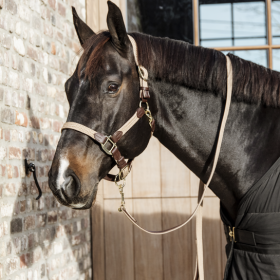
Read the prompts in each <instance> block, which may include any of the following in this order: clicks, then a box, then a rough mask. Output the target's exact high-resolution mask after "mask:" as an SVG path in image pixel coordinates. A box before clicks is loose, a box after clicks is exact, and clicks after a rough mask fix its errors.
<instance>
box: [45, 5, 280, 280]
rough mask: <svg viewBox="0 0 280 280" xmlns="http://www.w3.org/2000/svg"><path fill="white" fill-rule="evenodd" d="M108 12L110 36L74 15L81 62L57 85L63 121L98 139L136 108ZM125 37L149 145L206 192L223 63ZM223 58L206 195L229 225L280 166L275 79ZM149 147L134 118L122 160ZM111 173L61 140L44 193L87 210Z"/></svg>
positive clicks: (91, 150)
mask: <svg viewBox="0 0 280 280" xmlns="http://www.w3.org/2000/svg"><path fill="white" fill-rule="evenodd" d="M108 6H109V12H108V16H107V23H108V29H109V31H106V32H101V33H98V34H95V33H94V32H93V31H92V30H91V29H90V28H89V27H88V26H87V25H86V24H85V23H84V22H83V21H82V20H81V19H79V17H78V15H77V14H76V12H75V10H73V16H74V25H75V28H76V31H77V34H78V37H79V40H80V42H81V45H82V47H83V49H84V52H83V55H82V57H81V59H80V61H79V63H78V65H77V68H76V70H75V72H74V74H73V75H72V76H71V77H70V78H69V80H68V81H67V82H66V84H65V91H66V94H67V98H68V102H69V104H70V111H69V115H68V118H67V121H68V122H76V123H80V124H83V125H84V126H87V127H89V128H91V129H94V130H96V131H99V132H102V133H104V134H105V135H110V133H112V132H115V131H116V130H117V129H118V128H120V127H121V126H122V125H123V124H124V123H125V122H126V121H127V120H128V119H129V118H130V117H131V116H132V115H133V114H134V112H135V110H136V109H137V107H138V106H139V78H138V72H137V69H136V65H135V60H134V55H133V50H132V45H131V43H130V41H129V38H128V35H127V32H126V29H125V25H124V22H123V18H122V15H121V12H120V10H119V8H118V7H117V6H116V5H115V4H113V3H111V2H110V1H108ZM130 35H131V36H132V37H133V38H134V39H135V40H136V43H137V46H138V55H139V61H140V64H141V65H143V66H144V67H145V68H146V69H147V70H148V73H149V87H150V93H151V98H150V101H149V105H150V110H151V112H152V114H153V117H154V118H155V121H156V129H155V132H154V136H155V137H156V138H157V139H158V140H159V141H160V142H161V143H162V144H163V145H164V146H165V147H167V148H168V149H169V150H170V151H171V152H172V153H173V154H174V155H175V156H176V157H177V158H179V159H180V160H181V161H182V162H183V163H184V164H185V165H186V166H187V167H188V168H189V169H190V170H191V171H192V172H194V173H195V174H196V175H197V176H198V177H199V178H200V179H202V181H204V182H206V181H207V178H208V176H209V173H210V170H211V164H212V160H213V156H214V152H215V147H216V141H217V135H218V131H219V127H220V122H221V118H222V113H223V109H224V104H225V94H226V88H227V85H226V78H227V71H226V58H225V56H224V54H222V53H221V52H219V51H216V50H213V49H207V48H203V47H198V46H193V45H191V44H188V43H185V42H181V41H175V40H171V39H168V38H156V37H152V36H148V35H144V34H139V33H132V34H130ZM229 57H230V59H231V62H232V66H233V92H232V94H233V96H232V103H231V108H230V112H229V117H228V121H227V125H226V129H225V134H224V139H223V144H222V148H221V153H220V157H219V161H218V165H217V169H216V172H215V175H214V178H213V180H212V182H211V184H210V188H211V189H212V191H213V192H214V193H215V194H216V195H217V196H218V197H219V198H220V201H221V205H222V207H223V209H224V212H225V213H226V215H227V217H228V219H229V221H230V222H231V223H232V224H234V222H235V220H236V219H237V215H238V210H239V202H240V200H241V199H242V197H243V196H244V195H245V194H246V193H247V192H248V190H249V189H250V188H251V186H252V185H253V184H254V183H256V182H257V181H258V180H259V179H260V178H261V177H262V176H263V175H264V174H265V173H266V172H267V171H268V170H269V169H270V167H271V166H272V165H273V164H274V162H276V160H277V159H278V158H279V156H280V145H279V141H280V110H279V106H280V88H279V80H280V74H279V73H278V72H276V71H272V70H270V69H267V68H265V67H262V66H260V65H256V64H254V63H252V62H249V61H246V60H243V59H240V58H238V57H236V56H234V55H232V54H229ZM149 139H150V127H149V123H148V119H147V118H142V119H140V120H139V121H138V122H137V123H136V124H135V125H134V126H133V128H132V129H131V130H129V132H128V133H127V134H126V135H125V136H124V137H123V138H122V139H121V140H120V141H119V142H118V147H119V150H120V151H121V153H122V155H123V156H125V158H128V159H130V158H134V157H136V156H138V155H139V154H141V153H142V152H143V151H144V149H145V148H146V146H147V145H148V142H149ZM114 165H115V162H114V161H113V159H112V158H111V157H110V156H108V155H106V154H105V153H104V151H103V150H102V149H101V148H100V145H98V144H97V142H95V141H94V140H93V139H91V138H90V137H88V136H87V135H85V134H82V133H81V132H78V131H75V130H63V131H62V134H61V138H60V141H59V143H58V147H57V150H56V153H55V156H54V160H53V163H52V167H51V169H50V172H49V186H50V188H51V190H52V191H53V193H54V195H55V197H56V198H57V199H58V200H59V202H60V203H62V204H63V205H66V206H69V207H72V208H75V209H87V208H90V207H91V206H92V204H93V203H94V201H95V198H96V193H97V191H98V183H99V182H100V180H102V178H104V177H105V176H106V174H107V173H108V172H109V171H110V170H111V169H112V167H113V166H114ZM151 187H152V186H151ZM279 265H280V263H279ZM234 279H235V278H234ZM240 279H243V278H240ZM244 279H245V278H244ZM248 279H249V278H248ZM255 279H259V278H255ZM268 279H274V278H268ZM275 279H276V278H275Z"/></svg>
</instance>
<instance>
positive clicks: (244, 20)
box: [199, 0, 280, 47]
mask: <svg viewBox="0 0 280 280" xmlns="http://www.w3.org/2000/svg"><path fill="white" fill-rule="evenodd" d="M222 2H224V3H222ZM225 2H226V3H225ZM279 2H280V0H279ZM199 3H200V5H199V8H200V9H199V12H200V15H199V18H200V44H201V45H202V46H205V47H213V46H216V47H222V46H224V44H225V43H228V46H242V45H243V46H248V45H252V46H256V45H265V44H267V35H266V7H265V1H250V0H248V1H243V0H239V1H238V0H231V1H224V0H199ZM211 39H212V40H211ZM218 39H220V41H218ZM209 40H211V41H209ZM214 40H217V41H216V42H214ZM219 42H220V43H221V44H222V45H219V44H218V43H219Z"/></svg>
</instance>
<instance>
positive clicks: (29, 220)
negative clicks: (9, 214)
mask: <svg viewBox="0 0 280 280" xmlns="http://www.w3.org/2000/svg"><path fill="white" fill-rule="evenodd" d="M34 228H35V216H28V217H25V218H24V230H30V229H34Z"/></svg>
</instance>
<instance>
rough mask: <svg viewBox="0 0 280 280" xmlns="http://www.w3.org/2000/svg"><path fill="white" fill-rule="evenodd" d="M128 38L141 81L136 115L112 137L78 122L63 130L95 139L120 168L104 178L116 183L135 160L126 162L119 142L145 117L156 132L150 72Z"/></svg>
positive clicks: (68, 123)
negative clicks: (114, 173) (150, 88)
mask: <svg viewBox="0 0 280 280" xmlns="http://www.w3.org/2000/svg"><path fill="white" fill-rule="evenodd" d="M128 37H129V40H130V42H131V44H132V47H133V53H134V58H135V63H136V65H137V68H138V73H139V80H140V103H139V108H138V109H137V110H136V112H135V114H134V115H133V116H132V117H131V118H130V119H129V120H128V121H127V122H126V123H125V124H124V125H123V126H122V127H121V128H120V129H118V130H117V131H116V132H115V133H114V134H113V135H110V136H105V135H103V134H102V133H100V132H97V131H95V130H93V129H91V128H89V127H87V126H84V125H82V124H79V123H76V122H66V123H65V124H64V125H63V127H62V129H61V130H63V129H73V130H76V131H79V132H82V133H84V134H86V135H88V136H89V137H91V138H93V139H94V140H96V141H97V142H98V143H99V144H100V145H101V147H102V149H103V151H104V152H105V153H106V154H108V155H110V156H112V157H113V159H114V160H115V161H116V163H117V166H118V168H119V173H118V174H117V175H112V174H107V175H106V176H105V177H104V179H105V180H108V181H115V182H118V181H121V180H125V178H126V177H127V175H128V174H129V172H130V171H131V168H132V161H133V159H129V160H128V161H126V160H125V158H124V157H123V156H122V155H121V153H120V151H119V149H118V147H117V142H118V141H119V140H120V139H121V138H122V137H123V135H124V134H125V133H127V131H129V130H130V128H131V127H132V126H133V125H134V124H136V123H137V122H138V120H139V119H140V118H142V117H143V116H144V115H146V116H147V117H148V119H149V124H150V127H151V130H152V134H153V132H154V130H155V120H154V119H153V117H152V113H151V111H150V109H149V104H148V102H147V100H148V99H149V98H150V93H149V87H148V71H147V69H146V68H145V67H143V66H140V65H139V61H138V51H137V44H136V42H135V40H134V38H133V37H131V36H130V35H128ZM143 103H145V104H146V109H144V108H143V107H142V104H143ZM152 134H151V135H152ZM118 186H119V185H118Z"/></svg>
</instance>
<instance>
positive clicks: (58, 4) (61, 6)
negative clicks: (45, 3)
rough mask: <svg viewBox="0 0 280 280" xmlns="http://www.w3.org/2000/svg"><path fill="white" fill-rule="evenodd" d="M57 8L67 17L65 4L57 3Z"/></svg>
mask: <svg viewBox="0 0 280 280" xmlns="http://www.w3.org/2000/svg"><path fill="white" fill-rule="evenodd" d="M57 8H58V12H59V14H60V15H61V16H63V17H65V16H66V8H65V6H64V5H62V4H60V3H57Z"/></svg>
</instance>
